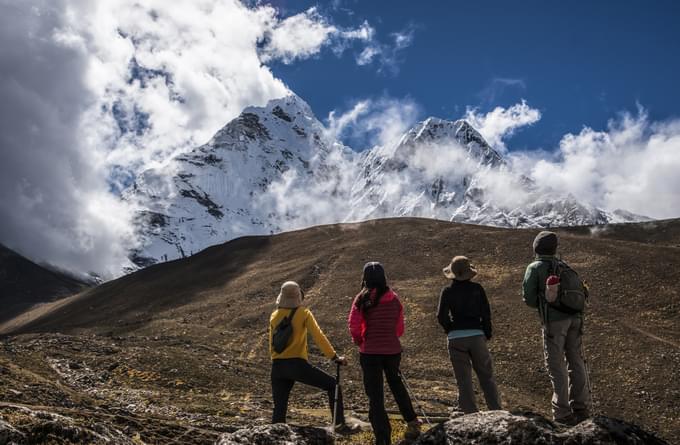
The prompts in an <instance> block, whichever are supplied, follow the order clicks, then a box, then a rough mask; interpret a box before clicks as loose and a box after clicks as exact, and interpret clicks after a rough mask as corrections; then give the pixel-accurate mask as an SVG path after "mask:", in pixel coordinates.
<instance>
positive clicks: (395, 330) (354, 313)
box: [347, 289, 404, 355]
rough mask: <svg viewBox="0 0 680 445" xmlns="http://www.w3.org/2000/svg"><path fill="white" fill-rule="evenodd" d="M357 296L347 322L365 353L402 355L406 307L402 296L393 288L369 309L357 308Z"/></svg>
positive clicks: (354, 338) (351, 332) (373, 298)
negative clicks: (403, 304)
mask: <svg viewBox="0 0 680 445" xmlns="http://www.w3.org/2000/svg"><path fill="white" fill-rule="evenodd" d="M375 293H376V291H375V289H374V290H373V291H372V292H371V295H370V298H371V300H375ZM360 296H361V294H359V295H357V296H356V297H355V298H354V302H353V303H352V309H351V310H350V312H349V318H348V320H347V325H348V327H349V332H350V334H351V335H352V340H354V343H356V344H357V345H359V350H360V351H361V352H362V353H364V354H385V355H388V354H399V353H401V343H400V342H399V337H401V336H402V335H403V334H404V307H403V306H402V305H401V302H400V301H399V296H398V295H397V294H396V293H395V292H393V291H392V290H391V289H390V290H388V291H387V292H385V294H383V295H382V297H380V301H379V302H378V305H377V306H373V307H371V308H370V309H368V310H367V311H366V312H362V311H361V310H360V309H358V308H357V300H358V299H359V298H360Z"/></svg>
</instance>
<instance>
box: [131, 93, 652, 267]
mask: <svg viewBox="0 0 680 445" xmlns="http://www.w3.org/2000/svg"><path fill="white" fill-rule="evenodd" d="M125 199H129V200H135V201H136V202H137V203H138V204H139V205H141V206H142V208H144V209H145V210H144V211H142V212H140V213H139V218H138V221H137V223H138V227H139V233H140V235H141V238H142V240H143V247H141V248H140V249H138V250H137V251H135V252H133V254H132V260H133V261H134V262H135V263H136V264H137V265H138V266H142V267H143V266H146V265H149V264H153V263H156V262H159V261H166V260H170V259H174V258H178V257H183V256H188V255H191V254H193V253H195V252H198V251H199V250H202V249H204V248H206V247H208V246H211V245H214V244H217V243H221V242H224V241H227V240H229V239H233V238H236V237H239V236H243V235H254V234H269V233H275V232H278V231H281V230H288V229H293V228H298V227H304V226H309V225H313V224H320V223H330V222H341V221H359V220H365V219H370V218H377V217H386V216H422V217H430V218H438V219H445V220H451V221H458V222H468V223H475V224H485V225H494V226H505V227H549V226H563V225H583V224H603V223H609V222H621V221H631V220H635V219H641V218H642V217H638V216H636V215H632V214H630V213H628V212H625V211H617V212H612V213H609V212H606V211H604V210H601V209H598V208H596V207H594V206H591V205H589V204H588V203H581V202H578V201H577V200H576V199H575V198H573V197H571V196H565V195H564V194H560V193H559V191H551V190H549V189H547V188H545V187H538V186H537V185H536V184H534V183H533V182H532V181H531V179H529V178H527V177H525V176H522V175H520V174H517V173H514V172H513V171H512V170H511V168H510V167H509V166H508V164H507V162H506V161H505V160H504V158H503V156H501V154H499V153H498V152H497V151H495V150H494V149H493V148H492V147H491V146H489V144H488V143H487V142H486V141H485V140H484V138H483V137H482V136H481V135H480V134H479V132H477V131H476V130H475V129H474V128H472V126H470V124H469V123H468V122H466V121H464V120H457V121H446V120H442V119H437V118H429V119H427V120H425V121H423V122H420V123H418V124H417V125H416V126H414V127H413V128H412V129H410V130H409V131H408V132H406V133H405V134H404V135H403V136H402V138H401V139H400V140H399V141H398V142H397V143H395V144H389V145H386V146H378V147H374V148H373V149H370V150H366V151H364V152H361V153H356V152H354V151H352V150H351V149H349V148H348V147H345V146H344V145H343V144H342V143H340V142H338V141H337V140H334V139H333V137H332V136H330V134H329V132H328V131H327V129H326V128H325V127H324V125H323V124H322V123H321V122H319V121H318V120H317V119H316V117H315V116H314V114H313V113H312V110H311V109H310V107H309V106H308V105H307V104H306V103H305V102H304V101H303V100H302V99H300V98H299V97H297V96H295V95H291V96H288V97H285V98H282V99H276V100H272V101H270V102H269V103H268V104H267V105H266V106H265V107H249V108H247V109H245V110H244V111H243V112H242V113H241V115H240V116H239V117H238V118H236V119H234V120H233V121H231V122H229V123H228V124H227V125H226V126H225V127H224V128H222V129H221V130H219V131H218V132H217V133H216V134H215V136H214V137H213V138H212V139H211V140H210V141H209V142H208V143H206V144H205V145H202V146H200V147H197V148H196V149H194V150H192V151H191V152H189V153H187V154H184V155H182V156H179V157H178V158H177V159H176V160H175V162H174V165H173V169H172V170H167V169H159V170H148V171H145V172H144V173H142V174H141V175H139V176H138V177H137V179H136V181H135V183H134V184H133V186H132V187H131V188H130V189H129V190H128V191H127V192H126V193H125Z"/></svg>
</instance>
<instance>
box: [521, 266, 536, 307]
mask: <svg viewBox="0 0 680 445" xmlns="http://www.w3.org/2000/svg"><path fill="white" fill-rule="evenodd" d="M537 273H538V271H537V268H536V267H534V266H533V263H532V264H529V265H528V266H527V270H526V272H525V273H524V283H523V284H522V298H523V299H524V302H525V303H526V304H527V305H528V306H530V307H538V275H537Z"/></svg>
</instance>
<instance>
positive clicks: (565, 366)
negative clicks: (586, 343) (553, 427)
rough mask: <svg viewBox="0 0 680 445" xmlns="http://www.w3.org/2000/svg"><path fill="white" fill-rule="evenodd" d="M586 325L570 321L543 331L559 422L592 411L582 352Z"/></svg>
mask: <svg viewBox="0 0 680 445" xmlns="http://www.w3.org/2000/svg"><path fill="white" fill-rule="evenodd" d="M582 325H583V320H582V319H581V318H580V317H569V318H567V319H566V320H555V321H550V322H549V323H548V326H547V329H546V326H544V327H543V353H544V356H545V365H546V367H547V368H548V374H549V375H550V380H551V382H552V387H553V396H552V409H553V417H554V418H555V419H556V420H559V419H563V418H565V417H567V416H569V415H570V414H571V413H572V412H575V411H587V410H589V408H590V404H591V400H590V391H589V389H588V388H589V385H588V373H587V371H586V366H585V363H584V360H583V355H582V352H581V340H582V339H581V336H582V333H581V328H582Z"/></svg>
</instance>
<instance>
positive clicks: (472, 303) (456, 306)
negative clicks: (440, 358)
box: [437, 256, 501, 414]
mask: <svg viewBox="0 0 680 445" xmlns="http://www.w3.org/2000/svg"><path fill="white" fill-rule="evenodd" d="M444 275H445V276H446V277H447V278H449V279H451V280H452V281H451V285H450V286H447V287H445V288H444V289H442V292H441V296H440V298H439V308H438V309H437V320H438V321H439V324H440V325H441V326H442V328H444V332H446V334H447V336H448V346H449V357H450V358H451V364H452V365H453V372H454V374H455V376H456V383H457V384H458V406H459V408H460V409H461V411H463V412H464V413H466V414H467V413H474V412H477V411H479V410H478V409H477V403H476V402H475V393H474V389H473V387H472V369H474V370H475V373H476V374H477V378H478V379H479V384H480V386H481V387H482V391H483V392H484V399H485V400H486V405H487V407H488V408H489V409H491V410H498V409H501V401H500V396H499V395H498V388H497V387H496V381H495V379H494V375H493V362H492V360H491V354H490V353H489V349H488V348H487V345H486V342H487V340H491V336H492V333H493V332H492V327H491V309H490V308H489V300H488V299H487V298H486V293H485V292H484V288H483V287H482V286H481V285H480V284H479V283H473V282H472V281H470V280H471V279H472V278H473V277H474V276H475V275H477V271H476V270H475V269H474V268H473V267H472V265H470V260H468V259H467V258H466V257H464V256H456V257H454V258H453V260H452V261H451V264H449V265H448V266H447V267H446V268H444Z"/></svg>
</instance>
